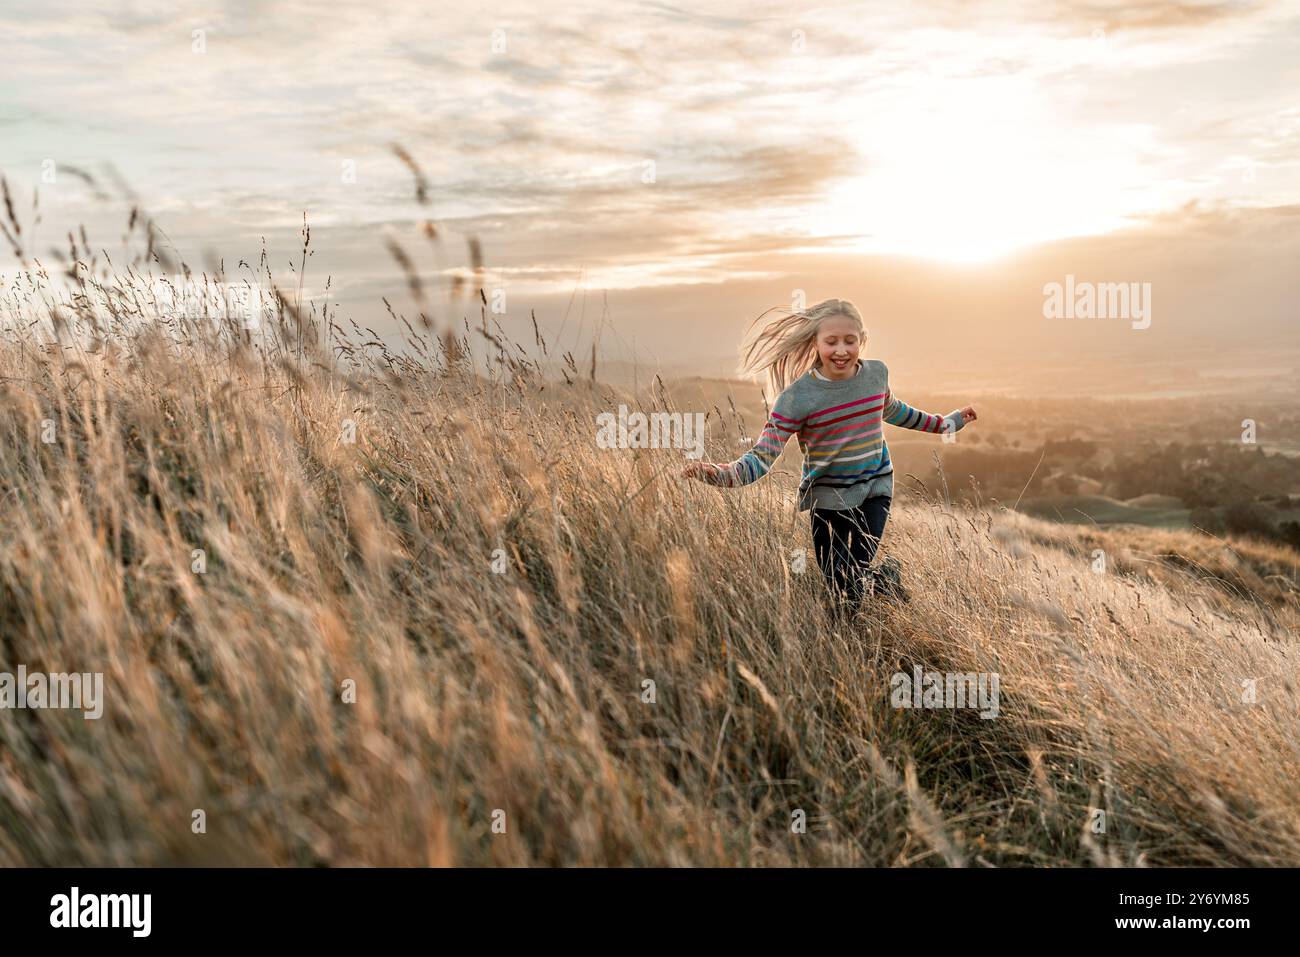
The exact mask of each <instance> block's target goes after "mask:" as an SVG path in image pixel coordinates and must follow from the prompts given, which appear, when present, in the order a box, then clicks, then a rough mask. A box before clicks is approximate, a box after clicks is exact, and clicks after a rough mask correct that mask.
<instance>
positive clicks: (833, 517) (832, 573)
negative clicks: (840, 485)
mask: <svg viewBox="0 0 1300 957" xmlns="http://www.w3.org/2000/svg"><path fill="white" fill-rule="evenodd" d="M890 502H891V499H890V497H889V496H888V495H877V496H875V497H874V498H869V499H867V500H866V501H864V502H863V503H862V504H861V505H859V506H857V507H856V508H849V509H821V508H814V509H813V510H812V535H813V549H814V551H816V553H817V564H818V565H819V566H820V567H821V570H822V576H823V577H824V578H825V579H826V585H827V587H828V588H829V589H830V591H831V596H832V598H834V599H835V601H836V603H837V604H847V605H848V606H849V607H850V608H856V607H857V606H858V604H859V603H860V602H861V601H862V597H863V594H864V593H865V590H866V589H865V586H864V584H863V578H864V577H865V576H867V575H870V574H871V572H870V570H869V566H870V565H871V560H872V559H873V558H875V557H876V547H877V546H878V545H879V544H880V537H881V536H882V535H883V534H884V533H885V522H886V521H888V520H889V505H890Z"/></svg>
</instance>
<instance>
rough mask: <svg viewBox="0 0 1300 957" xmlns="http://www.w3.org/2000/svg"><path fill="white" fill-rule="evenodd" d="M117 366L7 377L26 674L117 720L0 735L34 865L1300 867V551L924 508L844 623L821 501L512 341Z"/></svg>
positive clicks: (8, 660) (11, 599)
mask: <svg viewBox="0 0 1300 957" xmlns="http://www.w3.org/2000/svg"><path fill="white" fill-rule="evenodd" d="M272 331H274V330H272ZM79 341H80V340H74V339H72V338H68V339H65V340H64V341H63V342H62V343H61V344H59V343H54V342H37V341H35V340H25V341H22V342H21V343H19V344H10V345H6V346H3V347H0V376H3V385H4V392H3V400H2V401H0V429H2V430H3V433H4V441H3V443H0V489H2V490H3V493H4V495H3V505H2V506H0V629H2V633H3V635H4V639H3V644H2V645H0V656H2V660H0V670H3V671H9V672H13V671H14V670H15V669H16V668H17V667H18V666H19V665H20V664H22V665H25V666H26V667H27V668H28V669H31V670H36V669H46V670H50V671H84V672H97V671H102V672H103V673H104V687H105V707H104V716H103V718H102V719H100V720H98V721H94V720H85V719H84V718H83V716H82V715H81V714H80V713H78V712H75V711H66V710H64V711H58V710H25V711H6V712H3V713H0V864H4V865H36V864H86V865H117V864H190V863H218V864H220V863H240V864H293V865H322V864H328V865H351V864H371V865H393V864H501V865H506V864H508V865H518V864H554V865H560V864H608V865H637V864H641V865H644V864H659V865H775V864H803V865H832V864H834V865H919V864H949V865H985V864H996V865H1080V864H1082V865H1089V864H1118V865H1186V864H1208V865H1289V866H1297V865H1300V810H1298V809H1297V804H1296V800H1295V796H1296V794H1297V793H1300V763H1298V762H1297V761H1296V758H1297V756H1300V738H1298V734H1300V732H1298V731H1297V724H1296V722H1295V715H1296V714H1297V713H1298V712H1300V707H1298V706H1300V688H1297V685H1296V682H1295V678H1294V675H1295V655H1296V651H1297V649H1296V640H1295V635H1296V625H1297V608H1296V603H1295V587H1294V582H1295V574H1296V561H1297V556H1296V555H1295V553H1293V552H1289V551H1288V550H1285V549H1282V548H1280V547H1279V548H1273V547H1271V546H1262V545H1257V544H1250V543H1238V542H1233V541H1231V540H1224V541H1215V540H1207V539H1205V538H1204V537H1203V536H1196V535H1193V534H1192V533H1187V532H1172V531H1159V530H1146V531H1141V530H1124V529H1118V530H1115V529H1112V530H1109V531H1104V532H1103V531H1100V530H1087V529H1081V528H1069V527H1065V526H1057V525H1048V524H1046V523H1043V522H1038V521H1035V520H1033V519H1030V518H1027V517H1025V516H1021V515H1016V514H1014V513H1010V512H1007V511H1005V510H1002V509H999V508H996V507H993V508H986V509H981V510H974V509H965V508H961V507H957V506H953V505H950V504H948V503H947V502H945V501H942V500H940V499H936V498H932V497H924V496H923V493H921V492H920V491H919V490H915V491H914V490H912V489H910V488H907V489H900V493H899V499H898V502H897V508H896V513H895V517H894V520H893V523H892V525H891V527H890V529H889V531H888V533H887V538H886V546H885V547H886V551H887V552H888V553H890V554H893V555H895V556H897V557H898V558H899V559H900V560H901V561H902V562H903V564H904V568H905V577H906V580H907V583H908V586H909V587H910V589H911V590H912V592H913V596H914V600H913V601H912V603H911V604H908V605H904V606H898V607H894V606H885V605H882V606H880V608H879V615H878V617H876V618H875V619H874V620H864V621H859V622H856V623H848V624H841V625H834V624H832V623H831V622H830V621H829V620H828V619H827V618H826V615H825V612H824V610H823V605H822V592H821V583H820V580H819V578H818V576H817V572H816V569H815V566H813V564H812V562H811V558H810V557H808V560H807V562H806V563H800V562H799V561H797V560H796V558H797V554H796V552H795V550H797V549H808V548H809V547H810V541H809V535H808V531H807V528H806V516H803V515H796V514H794V513H793V511H792V509H791V507H790V502H789V493H790V488H791V482H792V477H791V476H790V475H789V473H786V474H783V475H775V476H772V477H771V480H770V481H765V482H763V483H761V484H759V485H757V486H755V487H752V488H749V489H745V490H739V491H729V492H724V491H720V490H717V489H713V488H707V487H704V486H702V485H695V484H684V483H682V482H680V481H679V480H678V479H677V478H676V473H677V471H678V470H679V468H680V465H681V461H682V459H681V454H680V452H674V451H672V450H648V451H638V450H620V449H608V450H607V449H600V448H598V447H597V446H596V443H595V441H594V435H595V426H594V416H595V415H596V414H597V413H598V412H601V411H608V410H610V408H611V405H610V403H611V401H613V400H616V399H617V396H616V395H615V394H614V393H613V392H610V391H608V390H605V389H603V388H602V387H600V386H598V385H593V384H591V383H585V382H578V383H575V384H573V385H564V384H557V383H554V382H548V383H543V382H542V381H541V380H540V377H539V376H538V375H537V373H536V369H535V367H534V366H531V365H530V362H529V360H527V359H526V358H521V357H520V353H519V352H517V351H504V350H503V351H502V352H501V353H500V354H499V355H498V357H497V359H498V361H497V362H496V363H495V364H494V365H493V367H492V369H491V370H489V371H482V370H480V372H478V373H475V372H474V371H473V370H470V369H469V368H467V367H466V365H465V363H464V362H463V361H460V360H458V359H457V358H456V356H457V355H461V356H463V350H461V349H459V348H458V347H457V346H456V345H455V343H454V342H453V341H452V340H450V339H448V340H444V342H443V343H442V344H441V348H439V343H438V342H437V341H433V342H429V341H424V340H421V341H422V343H423V346H424V348H425V350H426V353H427V354H428V355H429V358H428V359H426V360H413V359H409V358H406V359H398V358H396V357H392V356H385V355H379V354H375V353H374V352H373V350H370V351H368V350H367V349H365V348H364V347H362V346H360V345H358V344H356V343H355V342H352V341H346V340H345V341H344V342H343V344H342V346H341V347H340V351H341V354H342V359H343V368H342V369H340V370H338V371H335V370H333V369H332V368H331V366H330V364H329V363H328V362H326V361H322V359H323V357H322V356H320V355H315V354H309V355H308V356H307V357H306V359H305V360H304V361H303V363H302V364H298V363H297V362H295V361H292V360H291V357H290V355H291V350H290V349H289V348H288V347H287V341H288V340H287V339H284V338H276V337H275V336H271V337H269V338H267V339H263V340H262V341H261V342H257V341H253V342H251V343H250V342H246V341H243V340H241V339H240V337H239V336H237V335H235V336H230V335H227V334H224V333H222V334H213V333H211V332H210V331H196V330H194V329H189V328H186V327H184V326H179V327H175V328H173V329H172V330H170V332H164V331H163V330H161V329H156V328H155V329H146V330H144V331H140V332H137V333H133V334H132V335H130V336H122V337H118V338H111V337H110V338H106V339H100V340H97V341H96V342H95V343H92V348H93V350H94V351H89V350H88V349H87V348H83V347H82V346H80V345H77V344H76V343H77V342H79ZM309 353H310V350H309ZM51 422H52V423H54V429H53V433H52V435H53V441H48V440H45V439H47V438H48V436H50V435H51V433H50V429H49V424H50V423H51ZM746 424H747V425H748V426H749V427H750V428H751V429H752V428H757V427H758V423H750V422H747V423H746ZM710 428H711V431H710V435H709V456H710V457H711V458H716V459H721V458H727V457H731V454H730V452H729V450H731V449H733V448H734V446H735V444H736V439H735V435H734V433H735V423H733V422H730V421H726V420H725V416H724V418H723V419H722V420H719V421H717V422H713V423H711V425H710ZM353 439H354V441H353ZM1097 549H1100V550H1101V551H1102V552H1103V553H1104V556H1103V563H1102V564H1103V567H1102V568H1101V569H1100V570H1098V560H1097V556H1096V550H1097ZM196 550H199V551H196ZM200 554H201V558H202V561H199V556H200ZM196 569H197V570H196ZM915 665H922V666H924V667H925V668H927V669H938V670H942V671H960V672H996V673H997V674H998V675H999V676H1000V687H1001V700H1000V707H999V712H998V715H997V717H996V718H994V719H992V720H983V719H981V718H980V717H979V716H978V715H976V714H975V713H974V712H973V711H952V710H933V711H927V710H905V709H895V708H894V707H892V706H891V701H890V682H891V676H892V675H893V674H894V673H895V672H898V671H903V672H905V673H906V672H910V671H911V669H912V668H913V667H914V666H915ZM647 682H652V683H653V684H647ZM1243 682H1247V683H1248V684H1246V685H1243ZM1247 688H1249V689H1250V692H1251V693H1250V694H1247V692H1246V690H1244V689H1247ZM199 810H201V811H202V812H203V819H204V822H205V831H204V833H195V827H194V821H195V820H196V817H195V812H196V811H199ZM1095 810H1100V811H1104V812H1105V816H1104V822H1103V823H1104V828H1103V829H1102V830H1097V829H1096V823H1097V821H1098V820H1099V818H1098V817H1097V815H1096V814H1095V813H1094V811H1095ZM800 811H802V812H803V814H804V816H805V817H806V822H807V828H806V833H793V832H792V827H791V822H792V815H793V816H797V812H800ZM494 824H495V825H496V828H495V829H494Z"/></svg>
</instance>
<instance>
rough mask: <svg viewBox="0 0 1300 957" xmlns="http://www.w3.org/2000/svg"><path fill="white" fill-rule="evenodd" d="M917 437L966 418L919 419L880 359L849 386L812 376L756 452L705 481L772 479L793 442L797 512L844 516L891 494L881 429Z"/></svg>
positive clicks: (786, 402) (787, 396)
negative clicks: (895, 390) (798, 467)
mask: <svg viewBox="0 0 1300 957" xmlns="http://www.w3.org/2000/svg"><path fill="white" fill-rule="evenodd" d="M886 422H888V423H889V424H890V425H897V426H900V427H902V428H904V429H915V430H917V431H919V432H935V433H942V432H956V431H959V430H960V429H961V428H962V426H963V425H964V424H965V422H964V421H963V420H962V416H961V412H960V411H958V412H950V413H949V414H948V415H946V416H938V415H932V414H931V413H929V412H922V411H921V410H920V409H914V408H912V407H911V406H910V405H908V404H906V403H905V402H902V401H900V400H898V399H896V398H894V396H893V395H892V394H891V393H890V391H889V370H888V369H887V368H885V364H884V363H883V362H881V361H879V360H878V359H865V360H863V361H861V362H860V363H858V371H857V373H856V374H855V375H853V376H852V377H850V378H848V379H827V378H825V377H824V376H822V375H820V374H819V373H818V372H816V371H815V370H810V371H809V372H807V373H805V374H804V375H802V376H800V377H799V378H798V379H796V380H795V381H794V382H792V383H791V384H790V385H789V386H787V387H786V389H785V391H784V392H782V393H781V394H780V395H779V396H777V398H776V401H775V402H774V403H773V404H772V414H771V416H770V417H769V418H768V420H767V425H766V426H765V427H764V429H763V434H762V435H761V436H759V438H758V441H757V442H756V443H755V444H754V447H753V448H752V449H750V450H749V451H748V452H746V453H745V454H744V455H742V456H741V457H740V458H739V459H737V460H736V461H734V462H731V463H730V464H728V465H717V466H714V467H713V468H712V469H711V470H708V471H706V472H705V473H704V474H703V475H701V478H702V479H703V480H704V481H706V482H708V483H709V484H711V485H723V486H730V487H734V486H738V485H748V484H750V483H751V482H756V481H758V480H759V479H760V478H762V477H763V476H764V475H766V474H767V471H768V469H770V468H771V467H772V463H773V462H775V461H776V460H777V457H778V456H779V455H780V454H781V450H782V449H784V448H785V443H786V442H787V441H788V440H789V439H790V437H791V436H793V435H797V436H798V437H799V448H800V449H801V450H802V451H803V455H804V461H803V478H802V480H801V481H800V483H799V508H800V510H801V511H806V510H807V509H809V508H827V509H846V508H853V507H855V506H857V505H860V504H861V503H862V502H863V501H865V500H866V499H868V498H871V497H873V496H876V495H892V494H893V492H894V467H893V465H892V464H891V463H890V461H889V447H888V446H887V445H885V437H884V424H885V423H886Z"/></svg>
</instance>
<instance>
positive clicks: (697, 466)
mask: <svg viewBox="0 0 1300 957" xmlns="http://www.w3.org/2000/svg"><path fill="white" fill-rule="evenodd" d="M717 470H718V467H717V466H716V465H714V464H713V463H712V462H687V463H686V466H685V468H683V469H682V478H693V479H699V480H700V481H702V482H703V481H706V480H707V478H708V477H709V476H711V475H713V474H714V473H715V472H717Z"/></svg>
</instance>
